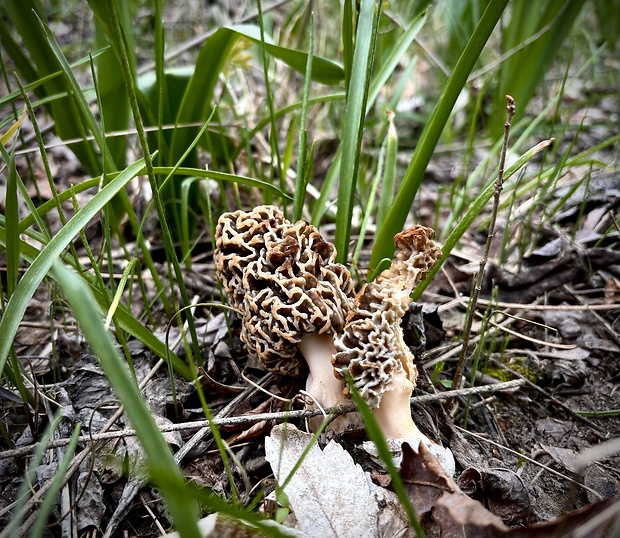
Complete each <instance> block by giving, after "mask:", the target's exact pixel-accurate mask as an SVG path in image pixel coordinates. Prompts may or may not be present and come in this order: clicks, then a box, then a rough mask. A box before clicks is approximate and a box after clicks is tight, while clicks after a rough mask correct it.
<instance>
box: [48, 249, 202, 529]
mask: <svg viewBox="0 0 620 538" xmlns="http://www.w3.org/2000/svg"><path fill="white" fill-rule="evenodd" d="M52 271H53V273H54V278H55V279H56V281H57V282H58V283H59V284H60V287H61V288H62V290H63V294H64V295H65V297H66V299H67V301H68V303H69V306H70V307H71V309H72V311H73V313H74V315H75V318H76V320H77V322H78V324H79V325H80V327H81V329H82V331H83V332H84V335H85V337H86V340H87V341H88V343H89V345H90V347H91V348H92V350H93V353H94V354H95V355H96V356H97V357H98V359H99V362H100V364H101V367H102V368H103V371H104V373H105V375H106V377H107V378H108V380H109V381H110V384H111V385H112V387H113V388H114V391H115V393H116V395H117V397H118V399H119V400H120V402H121V403H122V404H123V406H124V408H125V413H127V416H128V417H129V420H130V421H131V424H132V426H133V428H134V429H135V430H136V435H137V437H138V439H139V440H140V444H141V445H142V448H143V449H144V451H145V452H146V455H147V459H148V469H149V476H150V478H151V479H152V480H154V481H155V483H156V484H157V486H158V488H159V489H160V490H161V492H162V495H163V496H164V499H165V501H166V505H167V507H168V510H169V511H170V514H171V516H172V519H173V521H174V523H175V526H176V528H177V529H178V531H179V532H180V533H181V536H183V537H186V536H187V537H189V538H199V536H200V533H199V532H198V526H197V524H196V522H197V506H196V503H195V501H194V499H193V498H192V497H191V495H190V493H189V490H188V489H187V488H186V487H185V481H184V479H183V475H182V474H181V471H180V470H179V468H178V467H177V465H176V463H175V461H174V458H173V456H172V453H171V451H170V448H169V447H168V445H167V444H166V441H165V440H164V438H163V436H162V434H161V432H160V431H159V429H158V427H157V425H156V424H155V421H154V420H153V417H152V416H151V413H150V411H149V408H148V406H147V404H146V402H145V401H144V398H143V397H142V395H141V394H140V390H139V389H138V387H137V385H136V383H135V381H134V379H133V377H132V376H131V373H130V372H129V369H128V367H127V364H126V363H125V362H124V361H123V359H122V358H121V356H120V354H119V353H118V350H117V348H116V346H115V344H114V342H113V341H112V338H111V337H110V334H109V333H108V332H107V331H106V330H105V329H104V327H103V323H102V322H101V315H102V313H101V311H100V310H99V308H98V307H97V304H96V302H95V300H94V298H93V296H92V294H91V293H90V290H89V289H88V286H87V285H86V283H85V282H84V281H83V280H82V279H81V278H80V277H79V276H77V275H76V274H75V273H73V272H72V271H70V270H69V269H67V268H66V267H65V266H63V265H62V264H61V263H60V262H58V261H55V263H54V264H53V268H52Z"/></svg>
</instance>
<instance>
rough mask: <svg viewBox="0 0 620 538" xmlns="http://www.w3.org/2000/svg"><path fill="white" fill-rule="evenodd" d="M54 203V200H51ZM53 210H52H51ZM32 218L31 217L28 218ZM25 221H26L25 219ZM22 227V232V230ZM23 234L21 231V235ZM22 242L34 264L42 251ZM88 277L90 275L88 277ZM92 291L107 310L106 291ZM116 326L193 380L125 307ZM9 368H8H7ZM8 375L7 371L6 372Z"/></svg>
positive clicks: (2, 236)
mask: <svg viewBox="0 0 620 538" xmlns="http://www.w3.org/2000/svg"><path fill="white" fill-rule="evenodd" d="M51 201H52V202H53V200H51ZM50 209H51V208H50ZM27 218H30V217H27ZM24 220H25V219H24ZM22 222H23V221H22ZM3 224H5V220H4V218H3V216H2V215H0V246H3V247H4V248H6V246H7V231H6V228H5V227H4V226H3ZM21 228H22V227H21V226H20V230H21ZM21 233H23V232H21V231H20V234H21ZM37 240H38V241H43V242H45V240H46V239H45V238H44V237H37ZM19 241H20V252H21V256H22V259H24V260H26V261H27V262H29V263H33V262H34V260H35V259H36V258H37V257H38V256H39V255H40V251H39V250H38V249H37V248H35V247H33V246H32V245H30V244H28V243H27V242H25V241H23V240H21V239H20V240H19ZM67 262H68V263H74V260H73V259H72V258H71V257H69V258H68V259H67ZM86 276H88V275H86ZM91 286H92V289H91V291H92V292H93V294H94V296H95V299H96V300H97V303H98V304H99V307H100V308H101V309H102V310H105V309H107V308H108V307H109V305H110V297H109V295H108V293H106V290H101V289H98V288H96V287H95V283H94V282H91ZM114 321H115V324H116V325H117V327H118V328H120V329H121V330H123V331H125V332H126V333H128V334H130V335H131V336H133V337H134V338H136V339H137V340H139V341H140V342H142V343H143V344H144V345H145V346H146V347H147V348H148V349H150V350H151V351H152V352H153V353H154V354H155V355H157V356H158V357H159V358H161V359H167V358H168V355H167V352H168V354H169V357H170V362H172V366H173V367H174V369H175V370H176V371H177V372H178V373H179V374H180V375H182V376H183V377H184V378H186V379H192V377H193V376H192V374H191V372H190V370H189V368H188V366H187V364H185V363H184V362H183V361H182V360H181V359H180V358H179V357H178V356H177V355H176V354H175V353H172V352H170V351H168V350H167V349H166V347H165V345H164V344H163V343H162V342H161V341H160V340H159V339H158V338H157V337H156V336H155V335H154V334H153V333H152V332H151V331H150V330H149V329H148V328H147V327H145V326H144V324H143V323H142V322H140V321H138V320H137V319H136V318H135V317H134V316H133V315H132V314H131V313H130V312H129V311H128V310H127V309H126V308H125V307H124V306H123V305H119V306H118V308H117V310H116V315H115V318H114ZM7 368H8V367H7ZM5 373H6V370H5Z"/></svg>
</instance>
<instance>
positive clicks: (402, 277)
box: [332, 226, 441, 408]
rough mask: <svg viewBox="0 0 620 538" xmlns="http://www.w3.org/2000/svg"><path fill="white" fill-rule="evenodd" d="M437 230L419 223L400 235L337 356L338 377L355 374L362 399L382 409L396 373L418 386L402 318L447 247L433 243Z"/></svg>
mask: <svg viewBox="0 0 620 538" xmlns="http://www.w3.org/2000/svg"><path fill="white" fill-rule="evenodd" d="M433 234H434V232H433V230H432V229H430V228H426V227H424V226H413V227H412V228H409V229H408V230H405V231H404V232H401V233H399V234H397V235H396V237H395V238H394V242H395V244H396V246H397V247H398V249H399V251H398V253H397V254H396V260H395V261H394V262H393V263H392V265H391V266H390V267H389V268H388V269H386V270H385V271H383V272H382V273H381V274H380V275H379V276H378V277H377V278H376V279H375V280H374V281H373V282H371V283H369V284H365V285H364V287H363V288H362V290H361V291H360V293H359V294H358V296H357V297H356V299H355V305H356V308H355V310H354V311H352V312H351V313H350V314H349V315H348V317H347V323H346V326H345V328H344V331H343V333H342V334H341V335H340V336H338V337H337V338H336V339H335V341H334V345H335V347H336V351H337V353H336V354H335V355H334V357H333V358H332V363H333V365H334V370H335V372H336V374H337V375H339V376H341V377H344V373H345V371H348V373H349V374H350V375H351V378H352V379H353V382H354V384H355V386H356V387H357V389H358V390H359V391H360V394H361V395H362V397H363V398H364V399H365V400H366V401H367V402H368V404H369V405H370V406H371V407H373V408H378V407H379V404H380V403H381V399H382V398H383V394H384V393H385V392H386V391H388V390H390V388H391V383H392V381H393V380H394V379H395V376H400V375H404V376H405V377H406V379H408V380H409V381H410V382H411V383H412V384H413V386H415V382H416V379H417V377H418V370H417V368H416V367H415V365H414V364H413V360H414V357H413V354H412V353H411V351H410V350H409V348H408V347H407V345H406V344H405V342H404V339H403V330H402V328H401V326H400V321H401V319H402V317H403V315H404V314H405V311H406V309H407V306H408V304H409V302H410V297H409V296H410V295H411V292H412V291H413V289H414V288H415V286H416V285H417V284H418V282H420V281H421V280H422V279H424V277H425V276H426V275H427V274H428V271H429V270H430V269H431V267H432V266H433V265H434V264H435V262H436V261H437V259H438V258H439V256H441V250H440V249H439V247H437V245H435V243H434V242H433V241H432V237H433Z"/></svg>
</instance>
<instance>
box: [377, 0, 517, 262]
mask: <svg viewBox="0 0 620 538" xmlns="http://www.w3.org/2000/svg"><path fill="white" fill-rule="evenodd" d="M507 3H508V0H490V2H489V4H488V6H487V8H486V10H485V11H484V13H483V15H482V18H481V19H480V22H479V23H478V25H477V26H476V29H475V30H474V33H473V34H472V36H471V38H470V39H469V41H468V43H467V45H466V46H465V49H464V50H463V52H462V54H461V57H460V58H459V60H458V62H457V64H456V66H455V68H454V71H453V72H452V75H451V76H450V78H449V79H448V81H447V83H446V85H445V87H444V90H443V92H442V94H441V97H440V98H439V101H438V102H437V105H436V107H435V110H434V111H433V113H432V115H431V118H430V119H429V121H428V123H427V124H426V126H425V127H424V130H423V132H422V135H421V136H420V140H419V141H418V143H417V145H416V149H415V152H414V154H413V158H412V159H411V161H410V163H409V166H408V167H407V170H406V171H405V175H404V177H403V180H402V183H401V186H400V188H399V190H398V194H397V195H396V198H395V200H394V205H393V206H392V209H391V210H390V212H389V213H388V214H387V216H386V219H385V222H384V225H383V227H382V228H381V230H380V232H379V234H378V235H377V238H376V242H375V246H374V248H373V251H372V254H371V257H370V269H371V270H372V268H374V267H376V266H377V264H378V263H379V261H381V260H382V259H383V258H390V259H391V258H392V255H393V254H394V250H395V246H394V242H393V238H394V236H395V235H396V234H397V233H398V232H400V231H401V230H402V227H403V225H404V223H405V220H406V218H407V215H408V214H409V211H410V209H411V204H412V203H413V200H414V199H415V196H416V194H417V192H418V189H419V187H420V185H421V183H422V178H423V177H424V172H425V171H426V167H427V166H428V163H429V162H430V159H431V157H432V155H433V152H434V151H435V147H436V145H437V142H438V141H439V137H440V136H441V132H442V131H443V128H444V126H445V125H446V122H447V121H448V118H449V117H450V113H451V112H452V108H453V107H454V104H455V103H456V100H457V98H458V96H459V94H460V92H461V90H462V89H463V86H464V85H465V83H466V82H467V77H468V76H469V73H470V72H471V70H472V69H473V67H474V65H475V63H476V61H477V59H478V57H479V56H480V53H481V52H482V49H483V48H484V45H485V44H486V42H487V41H488V39H489V36H490V35H491V32H492V31H493V29H494V28H495V25H496V24H497V21H498V20H499V19H500V17H501V15H502V13H503V11H504V8H505V7H506V4H507Z"/></svg>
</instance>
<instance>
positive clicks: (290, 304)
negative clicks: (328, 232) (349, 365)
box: [214, 206, 355, 407]
mask: <svg viewBox="0 0 620 538" xmlns="http://www.w3.org/2000/svg"><path fill="white" fill-rule="evenodd" d="M335 257H336V251H335V248H334V246H333V245H332V244H331V243H329V242H327V241H325V240H324V239H323V237H322V236H321V234H320V233H319V231H318V230H317V229H316V228H315V227H314V226H311V225H309V224H308V223H306V222H304V221H299V222H297V223H296V224H291V223H290V222H289V221H287V220H286V219H285V218H284V214H283V213H282V211H280V210H279V209H277V208H276V207H274V206H259V207H257V208H255V209H254V210H253V211H250V212H245V211H235V212H232V213H225V214H223V215H222V216H221V217H220V219H219V221H218V225H217V230H216V250H215V253H214V258H215V263H216V268H217V272H218V275H219V276H220V278H221V280H222V282H223V284H224V287H225V288H226V291H227V293H228V296H229V299H230V302H231V304H232V306H234V307H235V308H237V309H239V310H240V311H242V312H243V318H242V331H241V340H242V341H243V342H244V343H245V344H246V346H247V348H248V351H249V352H250V353H253V354H255V355H256V356H257V357H258V358H259V360H260V361H261V363H262V364H263V366H264V367H265V368H266V369H267V370H269V371H272V372H277V373H279V374H282V375H291V376H294V377H303V376H304V375H306V374H308V378H307V382H306V391H307V392H308V393H309V394H310V395H311V396H312V397H313V398H315V399H316V400H317V401H318V403H319V404H320V405H321V406H323V407H332V406H334V405H339V404H344V403H348V402H349V400H347V398H346V396H345V395H344V394H343V388H344V384H343V382H342V381H341V380H340V379H339V378H337V377H336V376H335V374H334V371H333V367H332V364H331V358H332V355H333V354H334V353H335V349H334V347H333V335H334V334H335V333H339V332H341V331H342V329H343V327H344V324H345V320H346V316H347V314H348V313H349V312H350V311H351V310H352V308H353V298H354V295H355V294H354V287H353V282H352V281H351V276H350V274H349V271H348V270H347V269H346V267H344V266H343V265H341V264H338V263H335V262H334V259H335Z"/></svg>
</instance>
